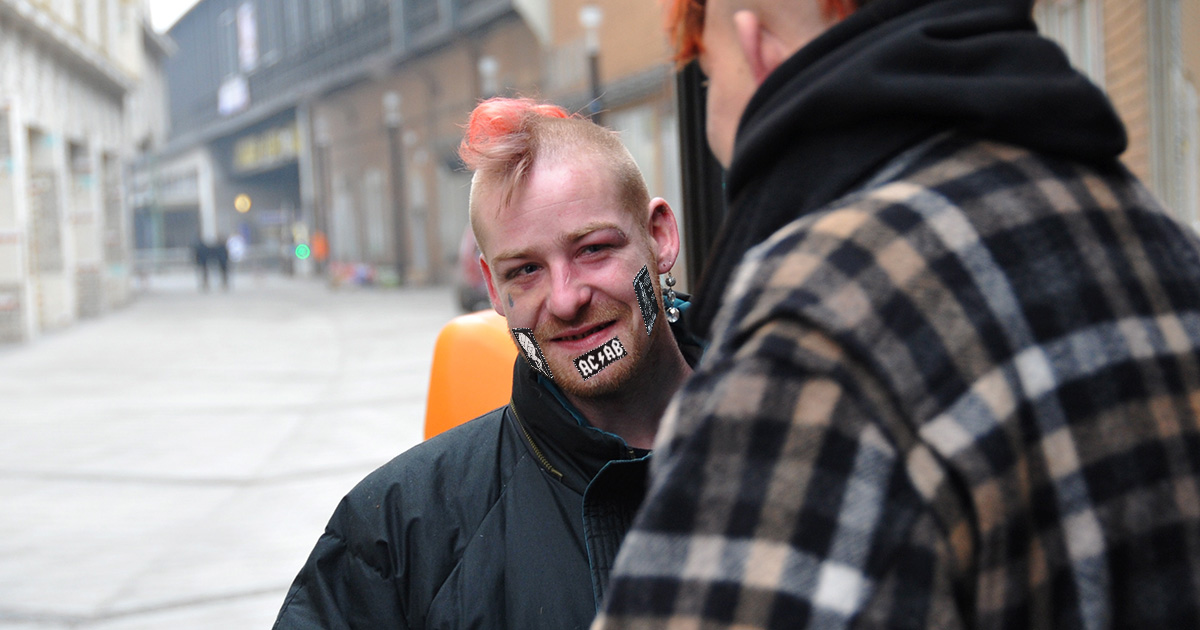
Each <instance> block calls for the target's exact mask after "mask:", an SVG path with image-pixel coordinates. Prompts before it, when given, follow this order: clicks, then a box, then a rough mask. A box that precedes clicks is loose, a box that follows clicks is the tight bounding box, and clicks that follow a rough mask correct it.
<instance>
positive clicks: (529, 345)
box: [512, 328, 554, 380]
mask: <svg viewBox="0 0 1200 630" xmlns="http://www.w3.org/2000/svg"><path fill="white" fill-rule="evenodd" d="M512 334H513V338H515V339H516V340H517V345H518V346H520V348H521V353H522V354H524V355H525V360H526V361H528V362H529V367H531V368H533V369H535V370H537V371H538V372H540V373H541V374H542V375H543V376H545V377H546V378H548V379H550V380H554V375H553V374H551V373H550V364H549V363H547V362H546V357H545V355H543V354H542V347H541V346H539V345H538V342H537V339H534V338H533V331H532V330H530V329H528V328H513V329H512Z"/></svg>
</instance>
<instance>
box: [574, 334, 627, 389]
mask: <svg viewBox="0 0 1200 630" xmlns="http://www.w3.org/2000/svg"><path fill="white" fill-rule="evenodd" d="M624 357H625V346H622V345H621V340H620V339H618V338H616V337H613V338H612V339H609V340H608V341H606V342H604V343H602V344H600V347H599V348H596V349H595V350H592V351H589V352H585V353H583V355H582V356H579V357H577V358H576V359H575V369H576V370H579V375H580V376H582V377H583V380H585V381H586V380H588V379H589V378H591V377H593V376H595V375H596V373H597V372H599V371H600V370H603V369H604V368H606V367H608V366H610V365H612V364H613V362H615V361H616V360H617V359H622V358H624Z"/></svg>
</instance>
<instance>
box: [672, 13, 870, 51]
mask: <svg viewBox="0 0 1200 630" xmlns="http://www.w3.org/2000/svg"><path fill="white" fill-rule="evenodd" d="M817 2H819V3H820V4H821V10H822V11H824V12H825V15H827V16H830V17H836V18H837V19H839V20H842V19H845V18H846V16H848V15H850V14H851V13H854V11H855V10H856V9H858V8H859V7H861V6H862V5H863V4H866V2H867V0H817ZM662 4H663V28H664V30H666V32H667V39H668V40H669V41H670V44H671V46H672V48H673V49H674V50H675V54H674V58H675V63H677V64H679V65H680V66H683V65H686V64H687V63H688V62H689V61H691V60H693V59H695V58H696V57H698V56H700V53H701V52H703V51H704V44H703V42H702V41H701V36H702V35H703V33H704V12H705V9H706V0H662Z"/></svg>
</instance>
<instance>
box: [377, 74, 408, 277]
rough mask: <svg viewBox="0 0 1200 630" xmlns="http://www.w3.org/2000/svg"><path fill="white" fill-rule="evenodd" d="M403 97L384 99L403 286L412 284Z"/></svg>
mask: <svg viewBox="0 0 1200 630" xmlns="http://www.w3.org/2000/svg"><path fill="white" fill-rule="evenodd" d="M400 104H401V99H400V94H399V93H398V92H394V91H391V90H389V91H388V92H385V93H384V95H383V124H384V125H385V126H386V127H387V138H388V160H389V164H390V165H391V171H392V172H391V180H392V240H393V241H394V243H395V253H396V281H397V282H398V283H399V284H400V285H401V286H403V285H404V284H405V283H406V282H407V280H408V251H409V242H408V202H407V200H406V199H405V190H404V151H403V149H402V147H401V146H400V127H401V125H402V124H403V123H404V118H403V116H402V115H401V113H400Z"/></svg>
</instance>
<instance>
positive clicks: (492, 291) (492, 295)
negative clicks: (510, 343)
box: [479, 254, 508, 318]
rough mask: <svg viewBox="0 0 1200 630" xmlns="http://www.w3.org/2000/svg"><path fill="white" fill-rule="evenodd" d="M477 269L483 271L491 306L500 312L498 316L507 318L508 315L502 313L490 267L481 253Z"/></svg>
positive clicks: (501, 303)
mask: <svg viewBox="0 0 1200 630" xmlns="http://www.w3.org/2000/svg"><path fill="white" fill-rule="evenodd" d="M479 269H480V270H482V271H483V282H484V284H486V285H487V290H488V299H489V300H491V301H492V308H493V309H495V310H496V312H497V313H499V314H500V317H504V318H508V315H506V314H505V313H504V308H503V306H502V305H503V302H501V301H500V293H499V292H497V291H496V283H495V281H493V280H492V268H491V267H489V266H488V264H487V260H485V259H484V257H483V254H480V255H479Z"/></svg>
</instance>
